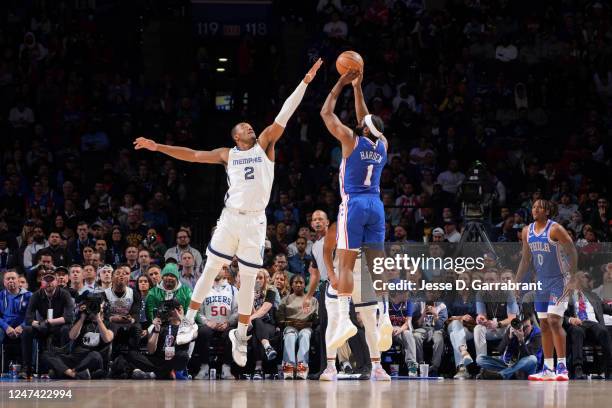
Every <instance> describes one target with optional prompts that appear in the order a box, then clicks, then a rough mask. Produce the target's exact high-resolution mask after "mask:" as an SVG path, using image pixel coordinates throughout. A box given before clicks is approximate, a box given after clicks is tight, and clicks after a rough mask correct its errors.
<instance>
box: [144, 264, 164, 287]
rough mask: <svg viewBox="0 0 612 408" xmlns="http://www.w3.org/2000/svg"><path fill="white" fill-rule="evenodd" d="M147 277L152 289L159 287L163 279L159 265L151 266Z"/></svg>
mask: <svg viewBox="0 0 612 408" xmlns="http://www.w3.org/2000/svg"><path fill="white" fill-rule="evenodd" d="M147 277H148V278H149V280H150V281H151V287H153V286H156V285H158V284H159V283H160V282H161V280H162V278H161V268H160V267H159V266H158V265H150V266H149V269H148V270H147Z"/></svg>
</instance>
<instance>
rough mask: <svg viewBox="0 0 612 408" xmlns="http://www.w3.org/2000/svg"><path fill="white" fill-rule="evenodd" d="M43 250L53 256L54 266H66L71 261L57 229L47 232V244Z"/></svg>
mask: <svg viewBox="0 0 612 408" xmlns="http://www.w3.org/2000/svg"><path fill="white" fill-rule="evenodd" d="M45 250H46V251H47V253H49V254H50V255H51V257H52V258H53V265H55V266H67V265H70V264H71V263H72V260H71V258H70V254H69V253H68V250H67V249H66V248H65V247H64V246H63V245H62V237H61V235H60V233H59V232H57V231H51V233H49V246H48V247H47V248H45Z"/></svg>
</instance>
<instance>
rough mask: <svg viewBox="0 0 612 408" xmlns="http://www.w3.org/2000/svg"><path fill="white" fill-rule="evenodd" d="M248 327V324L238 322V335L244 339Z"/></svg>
mask: <svg viewBox="0 0 612 408" xmlns="http://www.w3.org/2000/svg"><path fill="white" fill-rule="evenodd" d="M248 329H249V325H248V324H244V323H240V322H238V337H239V338H243V339H244V338H245V337H246V336H247V330H248Z"/></svg>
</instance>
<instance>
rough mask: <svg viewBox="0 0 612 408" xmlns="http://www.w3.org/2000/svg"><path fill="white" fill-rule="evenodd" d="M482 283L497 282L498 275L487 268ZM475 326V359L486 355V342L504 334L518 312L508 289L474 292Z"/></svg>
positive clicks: (495, 339)
mask: <svg viewBox="0 0 612 408" xmlns="http://www.w3.org/2000/svg"><path fill="white" fill-rule="evenodd" d="M483 282H484V283H497V282H499V276H498V274H497V272H496V271H494V270H492V269H489V270H488V271H487V272H485V274H484V279H483ZM476 311H477V313H478V316H477V317H476V326H475V327H474V344H475V346H476V359H478V357H480V356H486V355H487V342H488V341H498V340H501V339H502V337H503V336H504V332H505V330H506V327H508V326H509V325H510V322H511V321H512V319H514V318H515V317H516V316H517V314H518V304H517V303H516V299H515V297H514V295H513V294H512V292H510V291H505V292H504V291H487V292H482V291H480V292H478V293H477V294H476Z"/></svg>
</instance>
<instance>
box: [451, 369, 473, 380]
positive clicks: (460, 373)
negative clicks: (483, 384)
mask: <svg viewBox="0 0 612 408" xmlns="http://www.w3.org/2000/svg"><path fill="white" fill-rule="evenodd" d="M453 378H454V379H455V380H467V379H468V378H470V373H468V370H466V368H465V366H459V369H458V370H457V374H455V376H454V377H453Z"/></svg>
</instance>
